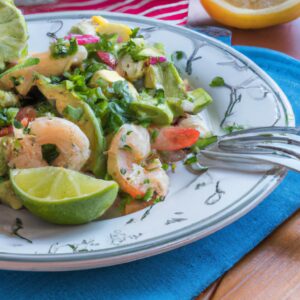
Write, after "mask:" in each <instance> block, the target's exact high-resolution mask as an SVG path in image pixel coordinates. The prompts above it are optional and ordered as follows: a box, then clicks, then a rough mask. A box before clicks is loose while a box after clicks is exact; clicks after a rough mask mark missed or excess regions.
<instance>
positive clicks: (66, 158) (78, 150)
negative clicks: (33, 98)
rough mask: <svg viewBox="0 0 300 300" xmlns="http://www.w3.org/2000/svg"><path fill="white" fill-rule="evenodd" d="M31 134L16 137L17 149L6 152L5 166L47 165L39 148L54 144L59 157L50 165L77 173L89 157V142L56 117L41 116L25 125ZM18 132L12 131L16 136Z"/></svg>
mask: <svg viewBox="0 0 300 300" xmlns="http://www.w3.org/2000/svg"><path fill="white" fill-rule="evenodd" d="M28 128H29V129H30V134H24V135H23V136H22V137H21V139H20V138H18V141H19V145H18V147H17V149H16V148H15V147H14V148H12V147H10V149H8V165H9V166H10V167H15V168H34V167H42V166H47V165H48V163H47V162H46V161H45V160H44V159H43V154H42V145H45V144H53V145H56V147H57V149H58V156H57V157H56V158H55V159H54V161H53V162H52V163H51V165H53V166H61V167H65V168H69V169H73V170H80V169H81V168H82V167H83V166H84V164H85V163H86V161H87V160H88V158H89V156H90V149H89V146H90V143H89V140H88V138H87V137H86V135H85V134H84V133H83V132H82V131H81V129H80V128H79V127H78V126H77V125H75V124H74V123H72V122H70V121H68V120H65V119H62V118H57V117H41V118H36V119H35V120H34V121H31V122H30V123H29V125H28ZM16 135H17V132H15V136H16Z"/></svg>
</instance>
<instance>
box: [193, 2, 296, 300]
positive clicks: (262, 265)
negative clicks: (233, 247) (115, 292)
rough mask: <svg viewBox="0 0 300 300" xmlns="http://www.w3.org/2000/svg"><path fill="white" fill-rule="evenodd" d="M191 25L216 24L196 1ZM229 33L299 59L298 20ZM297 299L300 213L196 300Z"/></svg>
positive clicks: (241, 41) (242, 41) (239, 40)
mask: <svg viewBox="0 0 300 300" xmlns="http://www.w3.org/2000/svg"><path fill="white" fill-rule="evenodd" d="M189 23H190V24H191V25H194V26H196V25H218V24H217V23H216V22H214V21H213V20H212V19H211V18H210V17H209V16H208V15H207V14H206V12H205V11H204V9H203V8H202V7H201V5H200V4H199V2H198V1H197V0H192V1H191V7H190V13H189ZM231 30H232V31H233V44H235V45H253V46H260V47H266V48H271V49H275V50H278V51H282V52H285V53H287V54H289V55H291V56H294V57H295V58H298V59H300V19H298V20H296V21H294V22H291V23H288V24H284V25H280V26H275V27H272V28H268V29H262V30H249V31H245V30H239V29H231ZM299 95H300V91H299ZM208 299H209V300H219V299H222V300H223V299H224V300H225V299H226V300H227V299H228V300H283V299H291V300H292V299H295V300H299V299H300V211H299V212H297V213H296V214H294V215H293V216H292V217H291V218H290V219H289V220H287V221H286V222H285V223H284V224H282V225H281V226H280V227H279V228H278V229H277V230H276V231H274V232H273V233H272V234H271V235H270V236H269V237H268V238H266V239H265V240H264V241H263V242H262V243H261V244H260V245H259V246H257V247H256V248H255V249H254V250H253V251H252V252H250V253H249V254H248V255H246V256H245V257H244V258H243V259H242V260H241V261H240V262H239V263H238V264H237V265H236V266H234V267H233V268H232V269H231V270H230V271H229V272H227V273H226V274H225V275H224V276H223V277H221V278H220V279H218V280H217V281H216V282H215V283H213V284H212V285H211V286H210V287H209V288H208V289H207V290H206V291H204V292H203V293H202V294H201V295H199V297H198V298H197V300H208Z"/></svg>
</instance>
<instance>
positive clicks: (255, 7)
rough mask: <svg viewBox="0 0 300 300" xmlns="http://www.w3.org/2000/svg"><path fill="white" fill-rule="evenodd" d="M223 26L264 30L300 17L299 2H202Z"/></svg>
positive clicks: (272, 0) (233, 0)
mask: <svg viewBox="0 0 300 300" xmlns="http://www.w3.org/2000/svg"><path fill="white" fill-rule="evenodd" d="M200 1H201V2H202V5H203V6H204V8H205V9H206V11H207V12H208V13H209V14H210V15H211V17H212V18H214V19H215V20H216V21H218V22H220V23H221V24H224V25H228V26H232V27H236V28H242V29H255V28H264V27H269V26H273V25H277V24H282V23H285V22H289V21H291V20H294V19H296V18H298V17H300V1H299V0H200Z"/></svg>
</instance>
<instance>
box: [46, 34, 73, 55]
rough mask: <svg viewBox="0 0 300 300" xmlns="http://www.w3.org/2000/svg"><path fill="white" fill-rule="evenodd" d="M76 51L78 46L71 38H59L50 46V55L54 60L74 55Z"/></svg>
mask: <svg viewBox="0 0 300 300" xmlns="http://www.w3.org/2000/svg"><path fill="white" fill-rule="evenodd" d="M77 50H78V44H77V41H76V39H75V38H71V39H70V40H65V39H63V38H59V39H57V40H56V41H55V42H54V43H52V44H51V46H50V51H51V55H52V56H53V57H54V58H62V57H67V56H70V55H74V54H75V53H76V52H77Z"/></svg>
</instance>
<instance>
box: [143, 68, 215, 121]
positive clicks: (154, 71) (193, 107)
mask: <svg viewBox="0 0 300 300" xmlns="http://www.w3.org/2000/svg"><path fill="white" fill-rule="evenodd" d="M144 83H145V87H146V88H151V89H163V90H164V92H165V97H166V99H167V102H168V104H169V107H170V108H171V110H172V112H173V114H174V116H175V117H178V116H182V115H184V113H185V112H188V113H192V114H196V113H198V112H200V111H201V110H202V109H203V108H205V107H206V106H207V105H208V104H210V103H211V102H212V98H211V96H210V95H209V94H208V93H207V92H206V91H205V90H204V89H202V88H198V89H196V90H193V91H190V92H187V91H186V90H185V85H184V82H183V80H182V79H181V77H180V75H179V73H178V71H177V69H176V67H175V66H174V64H172V63H170V62H167V63H162V64H156V65H150V66H148V67H147V69H146V73H145V81H144Z"/></svg>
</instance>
